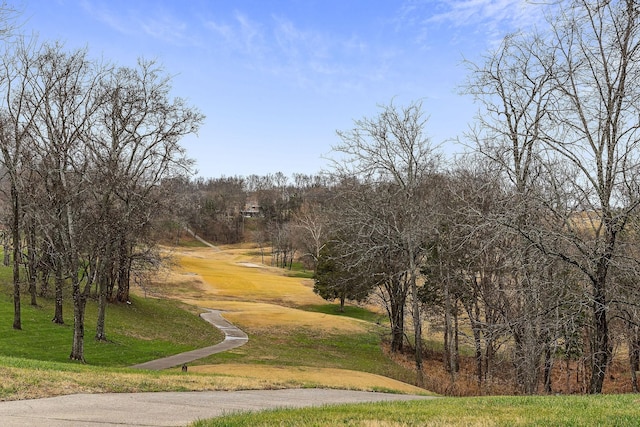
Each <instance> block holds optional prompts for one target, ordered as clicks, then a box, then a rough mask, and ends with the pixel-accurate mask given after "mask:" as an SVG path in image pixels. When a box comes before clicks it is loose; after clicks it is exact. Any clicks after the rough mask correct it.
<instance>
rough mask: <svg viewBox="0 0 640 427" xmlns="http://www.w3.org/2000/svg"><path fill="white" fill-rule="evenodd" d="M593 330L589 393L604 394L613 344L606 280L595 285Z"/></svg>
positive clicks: (598, 281)
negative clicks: (603, 389) (610, 340)
mask: <svg viewBox="0 0 640 427" xmlns="http://www.w3.org/2000/svg"><path fill="white" fill-rule="evenodd" d="M593 286H594V299H593V305H592V307H593V330H594V336H593V339H592V344H593V347H592V353H593V355H592V358H591V380H590V382H589V393H590V394H599V393H602V386H603V384H604V378H605V373H606V370H607V365H608V364H609V356H610V354H611V344H610V343H609V322H608V319H607V309H606V304H607V302H606V294H605V283H604V279H602V280H597V281H596V282H594V283H593Z"/></svg>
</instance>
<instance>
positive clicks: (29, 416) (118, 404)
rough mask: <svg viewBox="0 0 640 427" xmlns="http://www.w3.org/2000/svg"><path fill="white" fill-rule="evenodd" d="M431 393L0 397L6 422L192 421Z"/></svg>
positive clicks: (1, 420)
mask: <svg viewBox="0 0 640 427" xmlns="http://www.w3.org/2000/svg"><path fill="white" fill-rule="evenodd" d="M431 398H432V397H427V396H412V395H403V394H385V393H371V392H363V391H348V390H324V389H289V390H247V391H234V392H228V391H212V392H179V393H106V394H72V395H67V396H59V397H50V398H46V399H36V400H17V401H11V402H0V425H2V426H3V427H31V426H38V427H39V426H47V427H115V426H120V427H122V426H186V425H187V424H189V423H191V422H194V421H196V420H198V419H203V418H212V417H217V416H221V415H224V414H228V413H232V412H238V411H258V410H263V409H272V408H285V407H287V408H300V407H307V406H320V405H325V404H345V403H362V402H381V401H398V400H415V399H431Z"/></svg>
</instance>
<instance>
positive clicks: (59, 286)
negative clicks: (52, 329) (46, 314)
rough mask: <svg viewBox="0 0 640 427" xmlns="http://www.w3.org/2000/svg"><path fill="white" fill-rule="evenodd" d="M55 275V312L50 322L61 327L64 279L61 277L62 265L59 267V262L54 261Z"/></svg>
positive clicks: (62, 321)
mask: <svg viewBox="0 0 640 427" xmlns="http://www.w3.org/2000/svg"><path fill="white" fill-rule="evenodd" d="M55 269H56V272H55V275H56V283H55V294H56V301H55V311H54V314H53V319H51V321H52V322H53V323H56V324H58V325H63V324H64V319H63V317H62V300H63V293H62V291H63V286H64V279H63V277H62V265H61V260H56V262H55Z"/></svg>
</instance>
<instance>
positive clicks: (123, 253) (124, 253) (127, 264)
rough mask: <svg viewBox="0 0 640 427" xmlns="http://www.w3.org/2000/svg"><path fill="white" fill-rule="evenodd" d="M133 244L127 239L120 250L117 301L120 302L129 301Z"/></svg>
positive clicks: (122, 242) (121, 243)
mask: <svg viewBox="0 0 640 427" xmlns="http://www.w3.org/2000/svg"><path fill="white" fill-rule="evenodd" d="M131 251H132V248H131V244H130V243H129V242H127V240H126V239H124V238H123V239H122V241H121V242H120V248H119V260H118V292H117V295H116V300H117V301H118V302H122V303H125V302H128V301H129V282H130V278H131Z"/></svg>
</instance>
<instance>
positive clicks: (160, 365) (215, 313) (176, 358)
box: [131, 308, 249, 370]
mask: <svg viewBox="0 0 640 427" xmlns="http://www.w3.org/2000/svg"><path fill="white" fill-rule="evenodd" d="M205 310H207V312H205V313H202V314H200V317H202V318H203V319H204V320H206V321H207V322H209V323H211V324H212V325H213V326H215V327H216V328H218V329H220V330H221V331H222V332H224V341H222V342H221V343H219V344H216V345H212V346H209V347H204V348H199V349H197V350H192V351H187V352H185V353H179V354H174V355H173V356H169V357H165V358H162V359H156V360H151V361H149V362H145V363H139V364H137V365H133V366H131V367H132V368H136V369H150V370H161V369H168V368H172V367H174V366H180V365H184V364H186V363H189V362H193V361H194V360H198V359H202V358H203V357H207V356H211V355H212V354H216V353H221V352H223V351H227V350H231V349H232V348H236V347H240V346H241V345H244V344H246V343H247V341H249V337H247V334H245V333H244V332H243V331H242V330H240V329H238V328H237V327H236V326H234V325H233V324H231V323H229V322H227V321H226V320H225V319H224V318H223V317H222V315H221V314H220V311H219V310H211V309H208V308H207V309H205Z"/></svg>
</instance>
